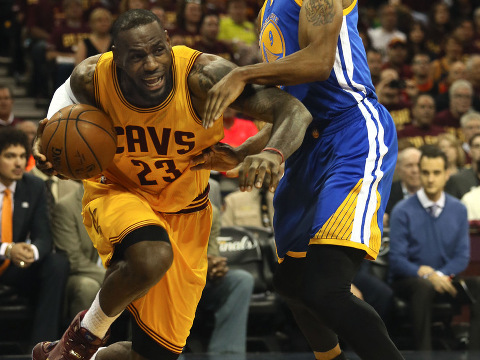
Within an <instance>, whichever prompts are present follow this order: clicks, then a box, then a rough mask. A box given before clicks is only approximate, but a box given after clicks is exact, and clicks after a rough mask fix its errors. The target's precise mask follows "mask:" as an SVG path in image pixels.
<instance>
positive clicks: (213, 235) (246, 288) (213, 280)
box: [197, 207, 254, 354]
mask: <svg viewBox="0 0 480 360" xmlns="http://www.w3.org/2000/svg"><path fill="white" fill-rule="evenodd" d="M212 215H213V220H212V230H211V232H210V238H209V240H208V250H207V255H208V272H207V283H206V285H205V288H204V289H203V293H202V297H201V298H200V302H199V304H198V308H197V313H198V312H199V311H213V313H214V319H215V320H214V328H213V332H212V335H211V337H210V341H209V343H208V349H207V352H208V353H211V354H245V353H246V350H247V320H248V310H249V305H250V298H251V296H252V293H253V285H254V279H253V276H252V275H251V274H250V273H249V272H247V271H245V270H242V269H229V268H228V264H227V259H226V258H224V257H221V256H220V251H219V248H218V242H217V237H218V236H219V235H220V227H221V225H220V211H219V210H218V208H216V207H213V214H212Z"/></svg>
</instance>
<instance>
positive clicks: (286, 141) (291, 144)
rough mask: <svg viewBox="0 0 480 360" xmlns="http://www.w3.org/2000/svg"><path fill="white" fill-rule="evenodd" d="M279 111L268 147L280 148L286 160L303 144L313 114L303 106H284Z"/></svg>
mask: <svg viewBox="0 0 480 360" xmlns="http://www.w3.org/2000/svg"><path fill="white" fill-rule="evenodd" d="M277 111H278V112H279V114H278V117H276V118H277V121H275V122H274V124H273V128H272V135H271V137H270V140H268V142H267V145H266V147H272V148H275V149H278V150H280V151H281V152H282V154H283V156H284V158H285V160H286V159H287V158H288V157H290V155H292V154H293V153H294V152H295V151H296V150H297V149H298V148H299V147H300V145H301V144H302V142H303V138H304V136H305V131H306V130H307V127H308V125H309V124H310V123H311V122H312V115H311V114H310V113H309V112H308V111H307V109H305V108H304V107H303V106H290V107H289V108H286V107H284V109H279V110H277ZM291 119H294V121H291Z"/></svg>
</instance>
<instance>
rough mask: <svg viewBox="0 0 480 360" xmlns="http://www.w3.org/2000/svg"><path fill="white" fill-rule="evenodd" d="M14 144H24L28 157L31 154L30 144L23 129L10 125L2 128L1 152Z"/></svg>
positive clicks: (0, 130) (0, 129)
mask: <svg viewBox="0 0 480 360" xmlns="http://www.w3.org/2000/svg"><path fill="white" fill-rule="evenodd" d="M12 145H13V146H16V145H20V146H23V147H24V148H25V151H26V152H27V157H28V156H30V144H29V141H28V137H27V135H26V134H25V133H24V132H23V131H21V130H18V129H16V128H13V127H10V126H5V127H3V128H0V153H1V152H3V151H4V150H5V149H7V148H9V147H10V146H12Z"/></svg>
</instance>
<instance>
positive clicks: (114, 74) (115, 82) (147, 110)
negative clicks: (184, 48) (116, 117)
mask: <svg viewBox="0 0 480 360" xmlns="http://www.w3.org/2000/svg"><path fill="white" fill-rule="evenodd" d="M171 53H172V83H173V86H172V90H170V93H169V94H168V97H167V98H166V99H165V100H164V101H163V102H162V103H161V104H160V105H157V106H155V107H152V108H139V107H136V106H134V105H132V104H130V103H129V102H128V101H127V100H126V99H125V97H124V96H123V94H122V91H121V90H120V84H119V83H118V77H117V67H116V66H115V63H114V62H113V61H112V63H111V64H112V65H111V67H112V79H113V85H114V87H115V92H116V93H117V96H118V98H119V99H120V101H121V102H122V103H123V105H125V107H127V108H128V109H130V110H133V111H136V112H139V113H152V112H156V111H160V110H162V109H163V108H164V107H166V106H167V105H168V104H169V103H170V102H171V101H172V99H173V98H174V96H175V92H176V88H177V81H176V67H175V54H174V53H173V51H172V52H171Z"/></svg>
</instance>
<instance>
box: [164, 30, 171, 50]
mask: <svg viewBox="0 0 480 360" xmlns="http://www.w3.org/2000/svg"><path fill="white" fill-rule="evenodd" d="M164 31H165V40H166V42H167V44H168V46H170V47H172V42H171V40H170V36H168V31H167V30H164Z"/></svg>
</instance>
